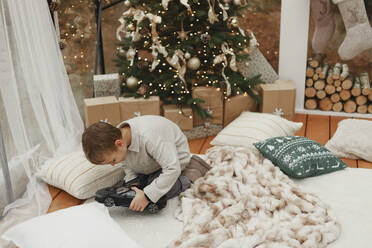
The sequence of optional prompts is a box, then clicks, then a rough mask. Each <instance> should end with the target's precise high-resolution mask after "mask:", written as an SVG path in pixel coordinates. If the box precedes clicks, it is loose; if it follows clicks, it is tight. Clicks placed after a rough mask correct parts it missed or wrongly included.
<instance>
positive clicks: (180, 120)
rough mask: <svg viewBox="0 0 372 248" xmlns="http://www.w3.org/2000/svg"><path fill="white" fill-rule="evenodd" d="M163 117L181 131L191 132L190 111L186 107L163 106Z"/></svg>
mask: <svg viewBox="0 0 372 248" xmlns="http://www.w3.org/2000/svg"><path fill="white" fill-rule="evenodd" d="M163 113H164V117H165V118H167V119H168V120H171V121H173V122H174V123H176V124H177V125H178V126H179V127H180V128H181V130H191V129H192V128H193V123H192V109H191V108H190V107H186V106H177V105H175V104H167V105H163Z"/></svg>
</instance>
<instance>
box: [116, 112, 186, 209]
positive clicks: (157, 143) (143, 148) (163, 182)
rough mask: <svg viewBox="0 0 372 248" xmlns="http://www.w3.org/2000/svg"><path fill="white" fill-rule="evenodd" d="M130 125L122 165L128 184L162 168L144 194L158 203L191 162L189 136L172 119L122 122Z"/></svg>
mask: <svg viewBox="0 0 372 248" xmlns="http://www.w3.org/2000/svg"><path fill="white" fill-rule="evenodd" d="M125 125H129V126H130V129H131V134H132V140H131V144H130V146H129V147H128V151H127V156H126V158H125V160H124V161H123V162H122V163H121V166H123V167H124V170H125V174H126V175H125V181H129V180H131V179H133V178H135V177H136V176H137V174H138V173H140V174H150V173H152V172H155V171H157V170H159V169H162V173H161V174H160V176H159V177H158V178H156V179H155V180H154V181H153V182H152V183H151V184H149V185H148V186H146V187H145V188H144V192H145V194H146V195H147V197H148V198H150V200H151V201H152V202H157V201H158V200H159V199H160V198H161V197H162V196H163V195H165V194H166V193H167V192H168V191H169V190H170V189H171V188H172V186H173V185H174V183H175V182H176V180H177V178H178V177H179V176H180V174H181V171H182V170H183V169H184V168H185V166H186V165H187V164H188V163H189V162H190V158H191V154H190V149H189V144H188V142H187V138H186V136H185V135H184V134H183V133H182V131H181V129H180V128H179V127H178V126H177V125H176V124H174V123H173V122H171V121H170V120H168V119H166V118H164V117H161V116H155V115H144V116H139V117H135V118H133V119H129V120H127V121H124V122H122V123H120V124H119V125H118V126H117V127H118V128H121V127H123V126H125Z"/></svg>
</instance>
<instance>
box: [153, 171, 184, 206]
mask: <svg viewBox="0 0 372 248" xmlns="http://www.w3.org/2000/svg"><path fill="white" fill-rule="evenodd" d="M160 173H161V169H160V170H157V171H155V172H153V173H151V174H149V175H146V176H147V179H146V180H147V185H149V184H150V183H152V181H154V180H155V178H157V177H158V176H159V175H160ZM190 184H191V182H190V180H189V179H188V178H187V177H186V176H183V175H181V176H179V177H178V178H177V181H176V182H175V184H174V185H173V187H172V188H171V189H170V190H169V191H168V193H166V194H165V196H166V197H167V199H171V198H173V197H175V196H178V195H179V194H180V193H181V192H183V191H185V190H186V189H188V188H190Z"/></svg>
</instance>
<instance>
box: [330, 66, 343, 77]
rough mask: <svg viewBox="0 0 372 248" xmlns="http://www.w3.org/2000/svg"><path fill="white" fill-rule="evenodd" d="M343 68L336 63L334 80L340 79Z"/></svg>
mask: <svg viewBox="0 0 372 248" xmlns="http://www.w3.org/2000/svg"><path fill="white" fill-rule="evenodd" d="M341 70H342V66H341V64H340V63H336V64H335V67H333V75H332V78H333V79H339V78H340V74H341Z"/></svg>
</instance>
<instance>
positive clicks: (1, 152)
mask: <svg viewBox="0 0 372 248" xmlns="http://www.w3.org/2000/svg"><path fill="white" fill-rule="evenodd" d="M0 164H1V167H2V170H3V176H4V180H5V186H6V193H7V199H8V203H11V202H13V201H14V193H13V188H12V182H11V180H10V174H9V167H8V161H7V159H6V153H5V144H4V140H3V133H2V129H1V124H0Z"/></svg>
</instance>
